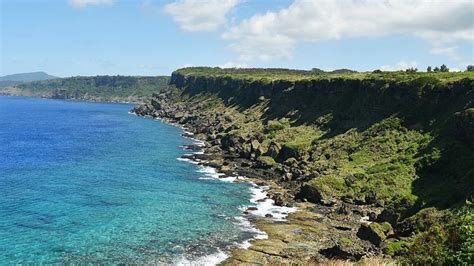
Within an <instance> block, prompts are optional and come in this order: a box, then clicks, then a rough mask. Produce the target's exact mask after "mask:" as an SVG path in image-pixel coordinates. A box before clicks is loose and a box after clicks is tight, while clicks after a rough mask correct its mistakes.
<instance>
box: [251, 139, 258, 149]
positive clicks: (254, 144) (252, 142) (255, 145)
mask: <svg viewBox="0 0 474 266" xmlns="http://www.w3.org/2000/svg"><path fill="white" fill-rule="evenodd" d="M250 145H251V147H252V151H256V150H257V149H258V147H259V146H260V143H259V142H258V140H256V139H254V140H252V141H251V142H250Z"/></svg>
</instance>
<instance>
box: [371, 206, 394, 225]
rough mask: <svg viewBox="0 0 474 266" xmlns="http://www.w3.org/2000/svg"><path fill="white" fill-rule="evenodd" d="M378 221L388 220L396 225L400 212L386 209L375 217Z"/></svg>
mask: <svg viewBox="0 0 474 266" xmlns="http://www.w3.org/2000/svg"><path fill="white" fill-rule="evenodd" d="M375 221H376V222H379V223H380V222H388V223H390V224H391V225H396V224H397V222H398V214H397V213H396V212H395V210H393V209H384V210H383V211H382V212H381V213H380V214H379V215H378V216H377V218H376V219H375Z"/></svg>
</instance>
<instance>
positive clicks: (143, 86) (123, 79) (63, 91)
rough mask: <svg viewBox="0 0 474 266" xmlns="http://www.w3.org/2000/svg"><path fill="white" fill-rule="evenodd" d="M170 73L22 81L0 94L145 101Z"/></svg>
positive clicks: (165, 80) (160, 86) (112, 100)
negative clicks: (163, 74) (156, 75)
mask: <svg viewBox="0 0 474 266" xmlns="http://www.w3.org/2000/svg"><path fill="white" fill-rule="evenodd" d="M168 81H169V77H166V76H158V77H132V76H94V77H71V78H59V79H50V80H42V81H31V82H23V83H20V84H14V85H12V86H11V87H8V88H3V89H0V94H5V95H14V96H34V97H45V98H53V99H73V100H88V101H110V102H144V101H145V100H146V99H147V98H149V97H151V95H152V93H153V92H156V91H160V90H161V88H163V87H166V86H167V84H168Z"/></svg>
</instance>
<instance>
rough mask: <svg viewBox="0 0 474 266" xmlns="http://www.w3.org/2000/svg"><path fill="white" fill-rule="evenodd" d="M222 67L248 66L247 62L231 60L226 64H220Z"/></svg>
mask: <svg viewBox="0 0 474 266" xmlns="http://www.w3.org/2000/svg"><path fill="white" fill-rule="evenodd" d="M219 67H220V68H245V67H248V66H247V64H246V63H242V62H234V61H229V62H226V63H225V64H222V65H219Z"/></svg>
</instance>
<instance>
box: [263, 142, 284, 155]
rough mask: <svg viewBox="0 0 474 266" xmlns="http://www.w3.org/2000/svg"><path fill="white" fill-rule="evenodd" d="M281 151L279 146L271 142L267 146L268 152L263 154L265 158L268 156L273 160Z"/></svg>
mask: <svg viewBox="0 0 474 266" xmlns="http://www.w3.org/2000/svg"><path fill="white" fill-rule="evenodd" d="M280 150H281V145H280V144H278V143H277V142H274V141H272V142H271V143H270V145H269V146H268V150H267V152H266V153H265V155H266V156H270V157H272V158H273V159H276V158H277V157H278V153H280Z"/></svg>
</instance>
